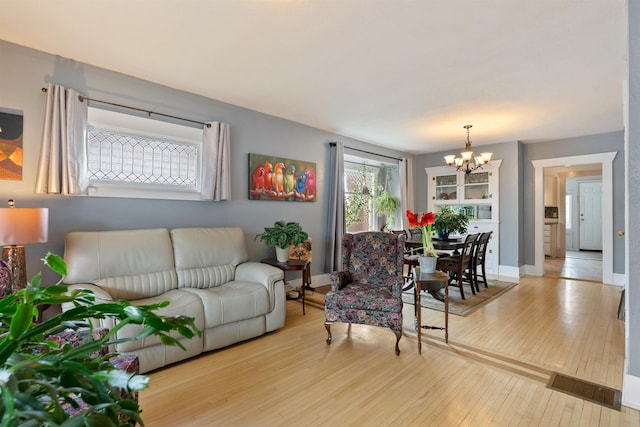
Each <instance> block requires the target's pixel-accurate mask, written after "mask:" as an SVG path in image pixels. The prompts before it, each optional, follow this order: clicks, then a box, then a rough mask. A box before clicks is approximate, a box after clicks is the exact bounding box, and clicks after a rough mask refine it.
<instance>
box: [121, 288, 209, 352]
mask: <svg viewBox="0 0 640 427" xmlns="http://www.w3.org/2000/svg"><path fill="white" fill-rule="evenodd" d="M162 301H169V305H168V306H167V307H164V308H161V309H158V310H157V311H156V313H157V314H159V315H161V316H166V317H173V316H187V317H194V318H195V324H196V326H197V327H198V329H202V328H203V326H204V311H203V307H202V302H201V301H200V298H198V297H197V296H196V295H193V294H192V293H189V292H184V291H181V290H178V289H176V290H173V291H169V292H167V293H165V294H162V295H158V296H154V297H151V298H144V299H139V300H135V301H131V304H132V305H135V306H140V305H147V304H157V303H160V302H162ZM141 330H142V326H141V325H135V324H128V325H125V326H124V327H123V328H122V329H120V330H119V331H118V332H117V338H130V337H134V336H136V335H137V334H138V333H140V331H141ZM170 335H171V336H172V337H174V338H181V337H182V336H181V335H180V334H179V333H178V332H175V331H174V332H172V333H171V334H170ZM201 340H202V339H201V338H198V337H197V336H195V337H193V338H192V339H191V340H190V343H191V344H193V343H194V342H196V341H201ZM158 344H161V342H160V338H159V337H157V336H155V335H151V336H148V337H145V338H142V339H139V340H136V341H128V342H125V343H121V344H118V345H117V347H116V349H117V351H118V352H120V353H125V352H131V351H135V350H139V349H141V348H144V347H149V346H153V345H158Z"/></svg>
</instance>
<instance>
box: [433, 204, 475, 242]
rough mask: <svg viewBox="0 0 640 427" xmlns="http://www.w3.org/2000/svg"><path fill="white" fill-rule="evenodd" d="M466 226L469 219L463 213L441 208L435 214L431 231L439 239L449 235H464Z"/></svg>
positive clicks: (457, 210) (454, 209)
mask: <svg viewBox="0 0 640 427" xmlns="http://www.w3.org/2000/svg"><path fill="white" fill-rule="evenodd" d="M468 226H469V219H468V218H467V216H466V215H465V214H464V212H463V211H462V210H460V209H458V208H455V207H451V206H442V207H441V208H440V210H439V211H438V212H436V218H435V221H434V223H433V229H434V230H435V232H436V234H438V237H440V238H441V239H446V238H448V237H449V234H452V233H458V234H465V233H466V232H467V227H468Z"/></svg>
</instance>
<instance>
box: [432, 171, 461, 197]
mask: <svg viewBox="0 0 640 427" xmlns="http://www.w3.org/2000/svg"><path fill="white" fill-rule="evenodd" d="M435 181H436V191H435V196H434V197H435V199H436V200H457V199H458V175H455V174H454V175H439V176H436V177H435Z"/></svg>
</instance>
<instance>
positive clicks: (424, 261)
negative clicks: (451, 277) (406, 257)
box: [418, 256, 438, 273]
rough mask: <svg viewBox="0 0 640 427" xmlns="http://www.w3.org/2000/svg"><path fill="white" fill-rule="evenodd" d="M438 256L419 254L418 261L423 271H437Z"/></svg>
mask: <svg viewBox="0 0 640 427" xmlns="http://www.w3.org/2000/svg"><path fill="white" fill-rule="evenodd" d="M437 261H438V258H436V257H434V256H419V257H418V263H419V264H420V272H421V273H433V272H435V271H436V263H437Z"/></svg>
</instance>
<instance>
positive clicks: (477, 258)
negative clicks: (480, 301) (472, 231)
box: [473, 231, 493, 291]
mask: <svg viewBox="0 0 640 427" xmlns="http://www.w3.org/2000/svg"><path fill="white" fill-rule="evenodd" d="M492 233H493V231H489V232H486V233H482V234H480V237H479V238H478V240H477V241H476V242H477V243H476V250H475V254H474V259H473V281H474V283H475V286H476V291H480V287H479V283H480V281H479V280H478V268H480V270H481V274H482V283H483V284H484V287H485V288H488V287H489V284H488V282H487V272H486V269H485V263H486V259H487V258H486V254H487V246H488V244H489V239H491V234H492Z"/></svg>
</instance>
